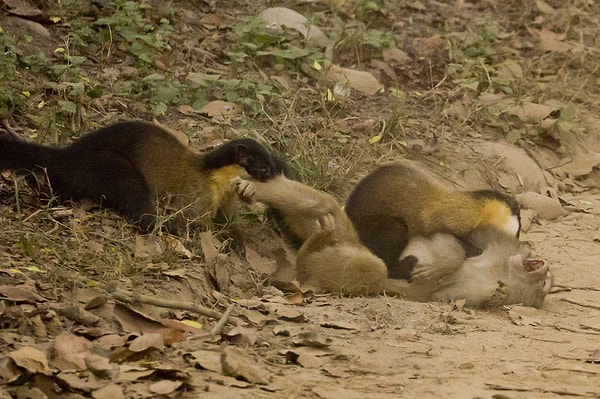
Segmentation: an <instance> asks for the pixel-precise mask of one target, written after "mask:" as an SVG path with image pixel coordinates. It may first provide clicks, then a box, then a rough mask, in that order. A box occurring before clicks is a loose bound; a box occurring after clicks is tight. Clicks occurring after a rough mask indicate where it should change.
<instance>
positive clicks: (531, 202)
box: [515, 191, 565, 220]
mask: <svg viewBox="0 0 600 399" xmlns="http://www.w3.org/2000/svg"><path fill="white" fill-rule="evenodd" d="M515 198H516V200H517V202H518V203H519V204H521V206H523V207H524V208H528V209H533V210H534V211H535V213H536V214H537V216H538V217H539V218H541V219H546V220H553V219H556V218H557V217H559V216H561V215H563V214H564V213H565V211H564V210H563V208H562V205H561V204H560V201H558V199H555V198H551V197H548V196H547V195H542V194H538V193H534V192H531V191H528V192H526V193H522V194H517V195H516V196H515Z"/></svg>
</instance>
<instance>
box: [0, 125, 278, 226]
mask: <svg viewBox="0 0 600 399" xmlns="http://www.w3.org/2000/svg"><path fill="white" fill-rule="evenodd" d="M0 170H13V171H19V172H25V173H27V172H30V173H31V172H33V173H36V174H42V176H44V177H45V178H47V179H48V182H49V184H50V186H51V189H52V193H53V194H54V195H57V196H58V197H59V198H61V199H63V200H68V199H72V200H81V199H84V198H86V199H90V200H93V201H95V202H97V203H99V204H101V205H102V206H105V207H109V208H113V209H115V210H116V211H117V212H118V213H120V214H121V215H123V216H124V217H126V218H127V219H129V220H130V221H132V222H134V223H136V224H138V226H139V227H140V229H141V230H142V231H148V230H150V229H152V228H154V227H155V223H156V219H157V215H158V211H157V206H156V205H157V200H158V201H162V202H163V203H168V204H169V206H170V207H172V208H174V209H175V211H176V213H175V216H174V217H172V218H171V220H170V221H168V222H167V223H166V226H167V228H168V230H169V231H171V232H173V233H176V234H177V233H181V232H182V229H185V228H186V227H187V226H186V224H187V223H188V221H189V220H192V221H194V222H196V223H197V222H199V221H201V220H202V221H206V220H209V219H212V218H214V217H215V216H216V214H217V213H219V212H221V211H223V212H224V213H227V212H229V209H230V207H231V205H232V203H233V201H235V200H236V196H235V194H234V193H232V192H231V190H230V187H229V180H230V179H231V178H232V177H234V176H238V175H240V174H242V175H246V174H247V175H250V176H251V177H253V178H255V179H257V180H259V181H265V180H268V179H270V178H271V177H273V176H275V175H277V174H279V173H280V170H279V169H278V165H277V164H276V163H275V162H274V160H273V158H272V157H271V154H270V153H269V152H268V151H267V150H266V149H265V148H264V147H263V146H262V145H260V144H259V143H258V142H256V141H255V140H253V139H249V138H242V139H237V140H232V141H229V142H227V143H225V144H223V145H221V146H219V147H217V148H215V149H214V150H212V151H210V152H207V153H203V154H199V153H196V152H194V151H192V150H191V149H190V148H189V147H188V146H187V145H185V144H184V143H182V142H181V141H180V140H179V139H178V138H176V137H175V136H174V135H173V134H172V133H171V132H169V131H168V130H167V129H165V128H162V127H160V126H158V125H156V124H153V123H149V122H143V121H129V122H120V123H115V124H113V125H110V126H107V127H104V128H100V129H98V130H95V131H93V132H91V133H88V134H86V135H84V136H83V137H82V138H80V139H79V140H76V141H75V142H73V143H72V144H70V145H68V146H66V147H63V148H54V147H49V146H42V145H38V144H34V143H29V142H25V141H19V140H14V139H12V138H10V137H8V136H0Z"/></svg>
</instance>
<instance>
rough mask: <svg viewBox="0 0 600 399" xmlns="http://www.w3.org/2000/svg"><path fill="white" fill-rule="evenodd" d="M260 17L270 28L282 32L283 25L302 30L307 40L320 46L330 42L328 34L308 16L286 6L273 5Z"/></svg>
mask: <svg viewBox="0 0 600 399" xmlns="http://www.w3.org/2000/svg"><path fill="white" fill-rule="evenodd" d="M260 17H261V18H262V19H263V20H264V21H265V22H266V23H267V27H268V28H269V29H275V30H277V32H281V31H282V30H283V29H282V27H286V28H290V29H294V30H296V31H298V32H300V33H301V34H302V35H303V36H304V37H305V38H306V40H307V41H309V42H311V43H312V44H314V45H316V46H320V47H325V46H327V44H328V39H327V35H326V34H325V33H324V32H323V31H322V30H321V28H319V27H318V26H315V25H313V24H311V23H310V22H309V21H308V19H306V17H305V16H304V15H302V14H300V13H298V12H296V11H294V10H292V9H289V8H286V7H271V8H267V9H265V10H264V11H263V12H262V13H260Z"/></svg>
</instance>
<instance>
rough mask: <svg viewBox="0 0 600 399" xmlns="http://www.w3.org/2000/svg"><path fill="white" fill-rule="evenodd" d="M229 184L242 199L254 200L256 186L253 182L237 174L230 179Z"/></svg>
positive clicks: (249, 201) (246, 200) (245, 200)
mask: <svg viewBox="0 0 600 399" xmlns="http://www.w3.org/2000/svg"><path fill="white" fill-rule="evenodd" d="M229 185H230V187H231V189H232V190H233V191H235V193H236V194H237V195H238V197H240V199H241V200H242V201H244V202H248V203H251V202H252V201H253V200H254V194H255V193H256V186H255V185H254V183H253V182H251V181H248V180H244V179H242V178H241V177H239V176H236V177H234V178H233V179H231V180H229Z"/></svg>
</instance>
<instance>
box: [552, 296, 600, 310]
mask: <svg viewBox="0 0 600 399" xmlns="http://www.w3.org/2000/svg"><path fill="white" fill-rule="evenodd" d="M560 300H561V301H563V302H567V303H571V304H573V305H579V306H582V307H584V308H591V309H596V310H600V305H593V304H591V303H590V304H587V303H581V302H577V301H574V300H572V299H569V298H560Z"/></svg>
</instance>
